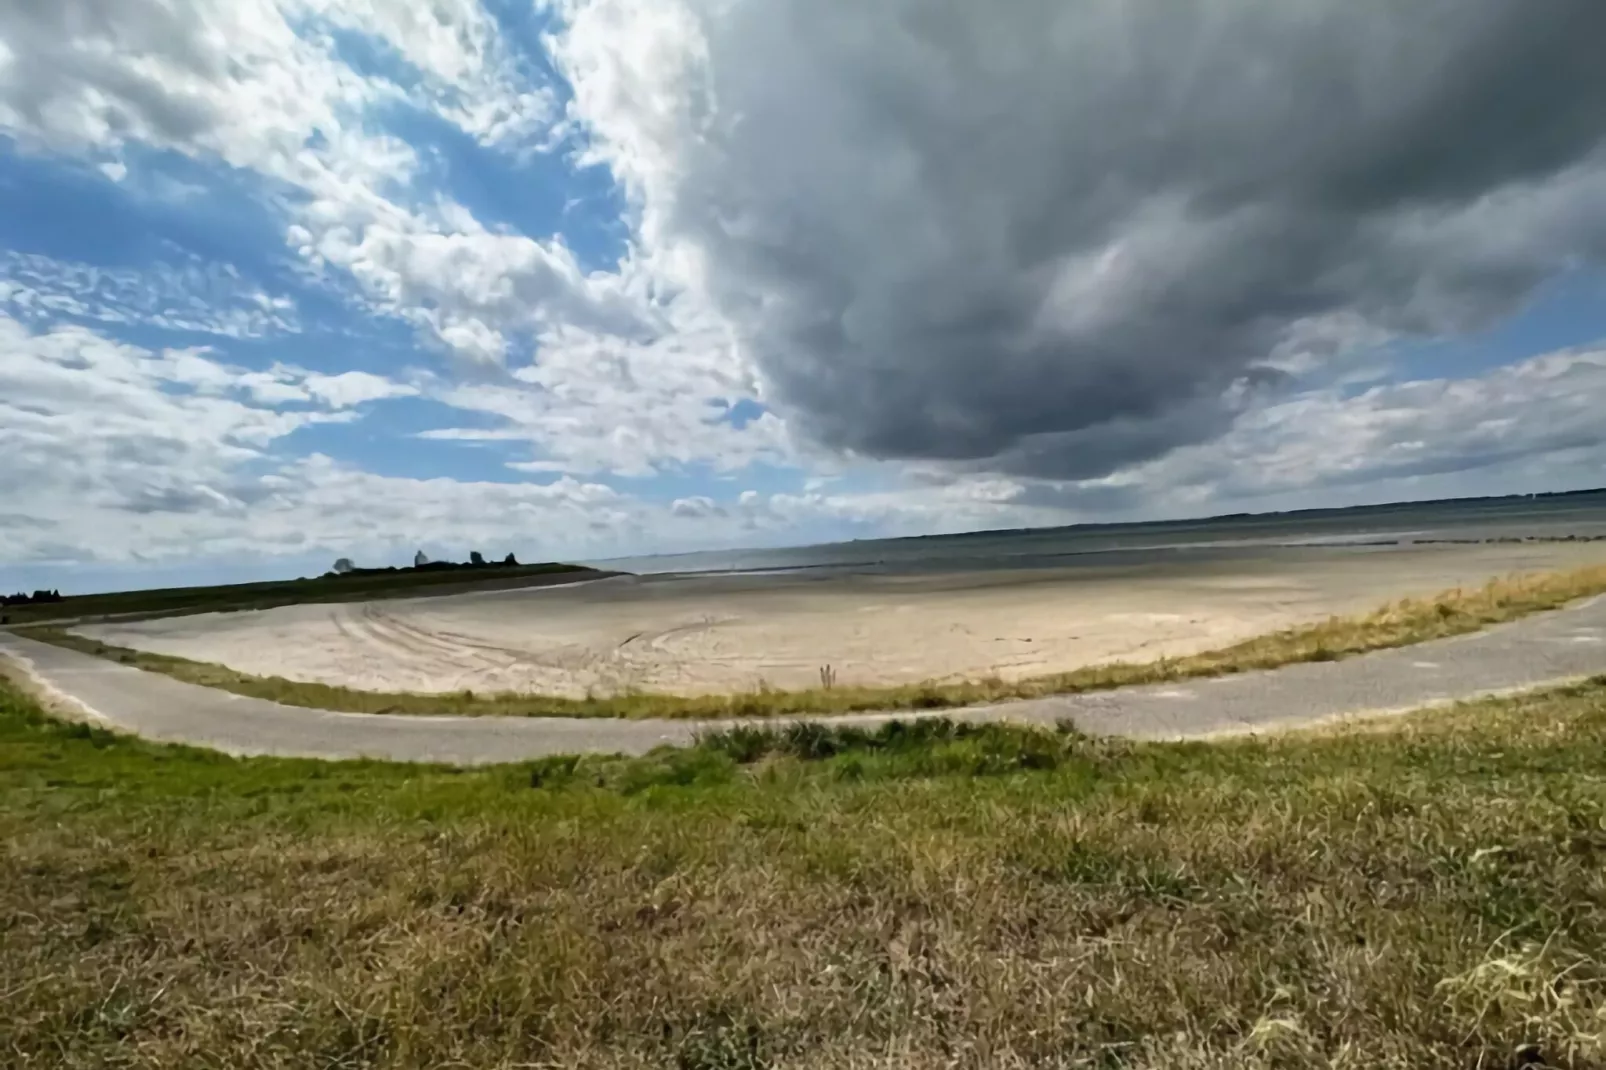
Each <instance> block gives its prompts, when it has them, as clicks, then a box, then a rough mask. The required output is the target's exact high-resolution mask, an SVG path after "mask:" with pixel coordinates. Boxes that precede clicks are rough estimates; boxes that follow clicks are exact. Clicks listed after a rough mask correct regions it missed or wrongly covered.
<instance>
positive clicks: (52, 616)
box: [0, 563, 611, 625]
mask: <svg viewBox="0 0 1606 1070" xmlns="http://www.w3.org/2000/svg"><path fill="white" fill-rule="evenodd" d="M582 573H593V574H594V575H596V576H606V575H611V573H606V572H597V571H596V570H594V569H589V568H586V567H584V566H582V565H564V564H557V563H549V564H532V565H500V564H488V565H485V566H484V567H479V568H468V567H458V568H455V569H451V570H444V571H438V572H435V571H420V572H415V571H413V570H412V569H397V570H396V571H394V572H379V571H377V570H375V571H367V570H365V571H363V572H359V573H355V574H351V575H345V576H315V577H311V578H303V579H297V580H271V581H266V582H263V583H231V584H225V585H221V586H217V587H168V588H161V589H157V590H150V591H113V592H110V593H107V594H86V595H72V596H69V597H67V598H64V599H62V600H61V601H60V602H45V603H41V604H39V605H19V606H6V607H5V608H4V609H0V614H3V615H4V616H6V617H7V618H9V622H10V623H11V624H13V625H27V624H34V623H41V622H46V621H52V620H64V619H78V618H96V617H120V618H125V619H128V618H134V619H137V618H139V617H176V616H182V615H185V614H191V613H221V612H227V611H233V610H242V609H271V608H273V607H274V606H288V605H300V604H303V603H321V602H363V601H368V600H371V599H376V598H405V597H408V596H409V595H413V594H440V593H443V592H444V591H445V590H448V589H455V588H462V589H465V590H478V589H494V588H497V587H517V586H524V585H536V584H540V583H543V582H563V581H566V580H570V579H581V578H584V577H583V576H582V575H581V574H582Z"/></svg>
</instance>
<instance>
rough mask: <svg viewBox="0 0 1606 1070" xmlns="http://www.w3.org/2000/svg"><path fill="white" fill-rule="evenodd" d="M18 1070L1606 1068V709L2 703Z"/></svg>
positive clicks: (0, 846)
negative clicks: (1267, 734)
mask: <svg viewBox="0 0 1606 1070" xmlns="http://www.w3.org/2000/svg"><path fill="white" fill-rule="evenodd" d="M0 1007H3V1008H4V1011H3V1013H0V1065H5V1066H18V1067H27V1066H40V1067H46V1066H48V1067H52V1068H83V1067H163V1068H166V1067H186V1068H188V1067H228V1068H230V1070H252V1068H257V1067H263V1068H266V1067H302V1066H305V1067H326V1068H337V1067H340V1068H343V1067H375V1068H380V1067H384V1068H389V1067H476V1068H480V1067H506V1068H511V1067H532V1066H534V1067H571V1066H589V1067H609V1068H611V1067H647V1066H668V1067H685V1068H699V1070H700V1068H727V1070H728V1068H751V1067H783V1066H784V1067H802V1068H808V1067H933V1066H999V1067H1016V1066H1019V1067H1025V1066H1063V1067H1073V1066H1074V1067H1124V1068H1132V1070H1143V1068H1162V1067H1163V1068H1179V1067H1180V1068H1184V1070H1187V1068H1220V1070H1226V1068H1229V1067H1230V1068H1234V1070H1237V1068H1244V1067H1248V1068H1257V1067H1265V1068H1270V1067H1278V1068H1293V1070H1302V1068H1315V1067H1355V1068H1361V1067H1364V1068H1368V1070H1372V1068H1379V1070H1382V1068H1402V1070H1403V1068H1413V1070H1414V1068H1420V1067H1468V1068H1470V1067H1508V1066H1519V1065H1531V1066H1536V1065H1548V1066H1555V1067H1572V1068H1576V1070H1582V1068H1589V1067H1602V1066H1606V678H1603V679H1598V680H1596V681H1593V682H1591V683H1589V684H1585V685H1580V686H1576V687H1572V688H1568V689H1563V690H1558V691H1553V692H1550V693H1547V694H1543V695H1536V696H1531V697H1526V698H1521V699H1514V700H1504V701H1496V702H1483V703H1479V704H1477V705H1468V706H1463V707H1458V708H1456V709H1453V710H1449V711H1441V712H1436V713H1432V714H1422V715H1417V716H1413V717H1408V718H1403V719H1396V720H1390V721H1387V722H1379V723H1375V724H1373V725H1371V726H1368V727H1366V728H1363V729H1356V730H1349V731H1346V732H1343V733H1335V732H1325V733H1306V734H1300V735H1294V736H1289V737H1284V738H1279V739H1266V740H1247V739H1243V740H1233V741H1228V742H1223V743H1217V744H1132V743H1121V742H1113V741H1096V740H1090V739H1087V738H1083V737H1080V736H1077V735H1075V734H1074V733H1069V732H1044V731H1041V730H1029V729H1022V728H1010V727H1002V726H987V727H969V728H967V727H960V726H956V725H952V724H948V723H945V722H941V721H938V722H934V723H922V724H919V725H905V726H902V727H899V728H886V729H878V730H876V731H875V732H873V733H872V732H857V731H851V730H840V729H830V728H821V727H817V726H816V727H812V728H789V729H786V730H776V731H754V730H747V731H743V732H739V733H730V734H724V735H720V736H715V737H710V738H707V739H705V740H704V741H703V742H702V743H701V744H700V745H699V746H697V747H694V748H691V749H687V750H682V751H665V752H660V753H657V754H653V755H650V756H648V757H646V758H641V759H608V758H585V759H565V760H548V761H543V762H539V763H529V764H523V765H515V766H508V767H505V768H494V769H486V770H479V771H454V770H448V769H436V768H411V767H401V766H391V765H382V764H372V763H347V764H318V763H313V762H305V761H287V760H268V759H252V760H233V759H229V758H225V757H221V756H218V755H215V754H210V753H205V752H200V751H194V750H187V749H184V748H173V747H160V746H154V745H149V744H144V743H140V742H137V741H132V740H128V739H123V738H118V737H114V736H110V735H108V734H106V733H103V732H100V731H97V730H94V729H90V728H87V727H83V726H74V725H63V724H59V723H55V722H52V721H50V720H48V719H46V718H45V717H43V716H42V715H40V713H39V712H38V711H37V710H36V709H35V708H34V707H32V706H31V705H30V704H29V703H28V702H27V701H26V700H25V699H23V698H22V697H21V696H20V695H18V694H17V693H16V692H15V691H12V690H6V689H4V688H3V687H0Z"/></svg>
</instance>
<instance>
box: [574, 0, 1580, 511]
mask: <svg viewBox="0 0 1606 1070" xmlns="http://www.w3.org/2000/svg"><path fill="white" fill-rule="evenodd" d="M571 17H572V27H573V28H572V29H571V30H570V32H569V33H568V34H567V35H566V36H565V37H564V38H563V39H562V41H561V42H560V45H559V56H560V58H561V59H562V61H563V62H564V64H565V70H566V71H567V73H568V74H569V76H570V78H571V79H572V80H573V81H574V84H575V86H576V95H575V104H574V110H575V114H576V115H577V116H578V117H579V118H581V119H583V120H584V121H585V122H586V123H588V124H589V126H590V127H591V128H592V129H594V130H595V131H596V132H597V135H598V138H599V141H598V151H599V152H600V153H601V154H602V155H603V156H604V157H605V158H607V159H608V160H609V161H610V162H611V163H612V164H613V165H614V167H615V170H616V171H617V172H618V173H619V174H620V175H622V176H625V177H626V178H627V179H628V180H629V181H631V183H632V185H633V188H634V189H635V191H636V193H637V196H638V198H639V199H640V204H641V206H642V210H643V213H644V233H645V234H646V236H647V237H648V239H649V240H650V241H652V242H655V243H657V244H658V245H659V246H660V247H661V248H665V249H670V248H676V247H684V252H683V254H682V255H683V257H684V258H685V259H687V260H688V261H690V262H692V263H694V264H695V268H696V270H697V272H698V273H699V274H700V277H701V279H702V281H703V282H704V283H705V285H706V287H707V291H708V292H709V294H710V295H711V296H712V298H713V300H714V301H715V303H716V304H717V306H718V307H719V308H720V310H721V311H722V312H724V313H725V314H726V315H727V316H728V317H729V318H730V320H731V321H732V322H733V323H734V324H735V325H736V326H737V328H738V330H739V332H740V335H741V338H742V340H743V342H744V344H745V347H746V349H747V351H748V352H749V353H750V355H751V357H752V359H753V360H755V361H756V362H757V364H758V367H759V368H760V370H761V372H762V375H763V380H764V382H765V383H766V385H767V387H768V389H769V392H770V398H771V400H772V401H773V402H774V403H776V404H777V405H779V406H780V407H781V409H782V411H783V412H784V413H785V414H786V415H787V416H788V417H789V419H791V420H792V421H793V422H794V424H795V425H796V426H797V427H798V428H799V429H801V430H803V431H804V432H806V433H807V434H809V435H811V436H812V437H814V438H816V439H818V440H820V441H822V442H824V443H826V444H827V445H829V446H831V447H833V448H836V449H843V450H852V451H856V452H858V453H862V454H864V455H868V456H872V457H882V458H902V459H917V460H942V461H957V462H969V463H977V464H980V465H981V466H983V467H987V468H991V469H994V470H999V471H1004V472H1009V473H1015V474H1023V475H1030V476H1041V477H1050V478H1059V479H1083V478H1089V477H1097V476H1102V475H1105V474H1107V473H1109V472H1111V471H1114V470H1116V469H1118V468H1120V467H1122V466H1125V465H1129V464H1132V463H1135V462H1141V461H1144V460H1147V459H1150V458H1153V457H1156V456H1160V455H1162V454H1164V453H1165V452H1166V451H1168V450H1170V449H1172V448H1174V447H1176V446H1179V445H1184V444H1188V443H1196V442H1202V441H1207V440H1209V439H1211V438H1213V437H1215V436H1218V435H1220V434H1222V433H1224V432H1225V431H1226V430H1227V429H1228V428H1229V427H1230V426H1231V424H1232V423H1233V421H1234V420H1235V419H1236V418H1237V416H1238V415H1239V414H1240V413H1242V412H1244V411H1246V410H1247V409H1248V408H1249V407H1250V406H1251V405H1252V404H1253V402H1254V400H1255V398H1256V397H1257V396H1259V395H1260V394H1262V393H1263V392H1264V391H1266V390H1268V389H1271V388H1275V387H1276V386H1278V385H1279V384H1281V383H1283V382H1284V381H1285V379H1286V370H1287V368H1288V367H1289V366H1299V367H1307V368H1308V367H1309V366H1310V365H1312V364H1319V363H1321V362H1322V361H1324V360H1326V359H1329V358H1331V357H1332V356H1333V355H1335V354H1336V353H1340V352H1343V351H1344V350H1345V348H1346V347H1347V346H1348V345H1349V344H1351V343H1353V342H1355V341H1359V340H1365V341H1375V340H1376V339H1377V338H1378V337H1380V336H1381V337H1388V336H1394V335H1400V336H1427V337H1432V336H1440V335H1446V334H1456V333H1459V332H1463V331H1466V330H1469V329H1472V328H1476V327H1479V326H1482V325H1486V324H1488V323H1490V322H1493V321H1495V320H1496V319H1497V318H1499V317H1501V316H1503V315H1506V314H1508V313H1510V312H1512V311H1513V310H1514V309H1516V308H1517V307H1519V306H1520V305H1521V303H1522V302H1523V301H1524V300H1525V299H1526V298H1528V297H1529V296H1530V295H1531V294H1532V293H1533V292H1534V290H1535V288H1536V287H1538V286H1539V285H1540V284H1542V283H1543V282H1545V281H1546V280H1548V279H1551V278H1554V277H1556V276H1558V275H1559V274H1561V273H1563V272H1565V271H1567V270H1568V269H1570V268H1572V267H1575V266H1576V265H1578V264H1580V263H1582V262H1596V263H1598V262H1599V261H1600V259H1601V258H1602V257H1603V255H1606V64H1603V63H1601V62H1600V57H1599V51H1598V50H1599V42H1600V41H1602V40H1606V7H1602V6H1601V5H1599V4H1588V3H1561V4H1545V5H1538V6H1535V5H1512V4H1509V3H1506V2H1504V0H1425V2H1422V3H1415V4H1406V5H1401V4H1385V3H1377V2H1370V0H1364V2H1361V3H1354V2H1351V0H1297V2H1293V3H1289V2H1287V0H1204V2H1200V3H1190V4H1171V3H1158V4H1133V3H1126V2H1120V0H1081V2H1078V3H1058V2H1048V0H1008V2H1005V3H997V4H962V3H957V2H956V3H935V4H934V3H928V2H915V0H878V2H874V3H865V2H863V0H826V2H821V0H764V2H758V0H717V2H716V0H687V2H685V3H666V2H664V0H594V2H590V3H578V4H575V5H574V6H573V8H572V9H571Z"/></svg>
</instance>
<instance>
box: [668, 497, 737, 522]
mask: <svg viewBox="0 0 1606 1070" xmlns="http://www.w3.org/2000/svg"><path fill="white" fill-rule="evenodd" d="M669 512H670V513H671V514H672V515H674V516H678V517H682V518H686V519H700V518H703V517H712V516H724V515H725V510H724V508H723V507H721V506H720V505H719V503H718V502H716V501H714V499H712V498H709V497H705V496H703V495H698V496H696V497H693V498H676V499H675V501H674V503H673V504H672V505H670V507H669Z"/></svg>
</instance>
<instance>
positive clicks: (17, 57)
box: [0, 0, 223, 143]
mask: <svg viewBox="0 0 1606 1070" xmlns="http://www.w3.org/2000/svg"><path fill="white" fill-rule="evenodd" d="M205 29H206V24H205V20H204V19H203V18H201V15H200V12H198V11H197V10H196V9H195V7H194V5H193V4H190V3H186V2H180V3H177V4H172V3H160V2H155V0H71V2H66V0H50V2H43V3H41V2H39V0H0V41H3V42H4V43H5V45H6V47H7V48H9V49H10V51H11V53H12V63H11V66H10V68H9V70H7V71H6V72H5V73H4V74H3V75H0V105H5V104H9V105H10V106H11V107H12V108H14V109H16V111H17V113H18V114H19V115H20V116H21V117H22V119H23V120H24V121H25V124H26V125H27V126H29V127H34V128H44V129H54V130H59V129H60V127H61V123H62V115H61V113H60V110H61V109H62V108H63V107H64V106H67V102H68V101H73V102H75V103H74V104H73V105H72V106H74V107H77V106H79V103H82V106H83V107H84V108H85V110H86V113H87V111H88V110H90V109H91V108H92V109H93V110H95V111H97V112H98V116H97V117H98V119H100V120H102V121H104V122H105V123H106V124H107V125H108V127H110V132H111V133H112V135H113V136H114V137H115V136H119V135H123V136H126V135H137V134H139V133H140V132H143V131H149V132H151V133H153V134H155V135H156V136H157V137H158V138H159V139H160V140H163V141H167V142H172V143H183V142H187V141H189V140H191V139H192V138H194V137H195V136H196V135H197V134H200V133H202V132H203V131H206V130H208V129H210V128H212V127H213V126H215V125H217V124H218V123H220V122H222V121H223V115H222V114H221V112H219V110H218V109H217V107H216V105H215V104H214V103H212V102H211V101H208V100H207V99H205V98H204V97H202V96H197V95H194V94H191V93H186V92H183V91H181V90H179V89H177V88H176V87H175V86H174V85H172V84H170V83H168V82H164V81H163V80H162V79H161V78H160V77H158V76H156V75H155V74H153V73H152V71H151V70H150V68H149V67H148V66H141V64H140V62H139V60H140V58H141V57H145V56H151V55H159V56H161V57H162V58H163V60H164V61H165V62H166V63H168V64H172V65H173V67H174V68H176V69H178V70H181V71H183V72H185V73H187V74H189V75H191V76H194V77H196V78H199V79H201V80H202V81H212V80H215V79H217V78H218V77H220V76H221V75H222V74H223V72H222V71H221V70H220V68H219V57H218V55H217V53H216V52H215V50H214V49H212V48H209V47H208V46H207V45H206V43H205V42H204V40H203V37H202V34H203V32H204V31H205ZM91 102H93V103H91ZM84 122H85V123H89V124H91V125H81V124H69V126H72V125H77V129H71V130H70V136H75V137H81V138H83V137H89V136H91V135H92V133H93V129H92V123H93V120H90V119H89V118H88V117H87V114H86V117H85V119H84ZM63 132H64V133H66V132H68V131H63Z"/></svg>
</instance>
